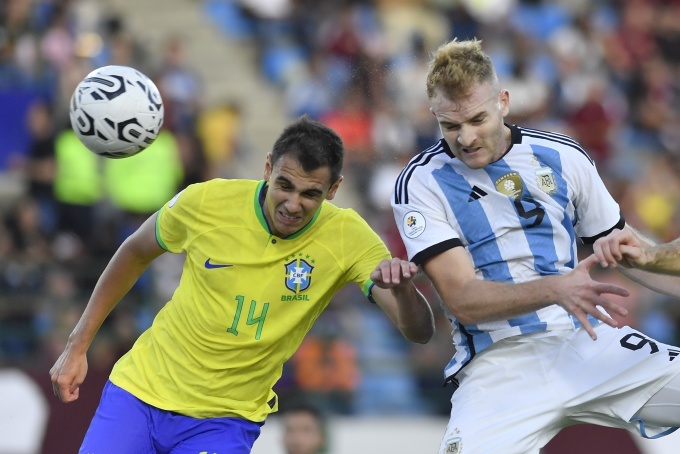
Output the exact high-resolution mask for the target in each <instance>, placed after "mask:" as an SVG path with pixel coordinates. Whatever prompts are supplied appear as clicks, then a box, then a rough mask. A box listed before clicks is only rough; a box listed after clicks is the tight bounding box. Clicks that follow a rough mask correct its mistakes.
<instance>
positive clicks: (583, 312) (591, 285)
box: [557, 254, 629, 340]
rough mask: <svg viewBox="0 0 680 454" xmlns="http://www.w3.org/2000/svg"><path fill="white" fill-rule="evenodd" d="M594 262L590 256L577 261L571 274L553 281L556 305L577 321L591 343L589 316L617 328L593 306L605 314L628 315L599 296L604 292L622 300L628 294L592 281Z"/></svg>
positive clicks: (592, 336)
mask: <svg viewBox="0 0 680 454" xmlns="http://www.w3.org/2000/svg"><path fill="white" fill-rule="evenodd" d="M598 262H599V259H598V258H597V256H595V254H592V255H590V256H588V257H587V258H586V259H585V260H583V261H581V262H580V263H579V264H578V265H577V266H576V268H574V269H573V270H572V271H571V272H569V273H568V274H565V275H564V276H560V277H558V278H557V279H558V280H559V283H558V285H557V291H558V293H559V294H560V297H559V299H558V301H557V303H558V304H559V305H560V306H562V307H563V308H564V309H565V310H566V311H567V312H569V313H570V314H572V315H573V316H574V317H576V318H577V319H578V321H579V322H581V325H583V329H585V330H586V331H587V332H588V334H589V335H590V337H591V338H592V339H593V340H596V339H597V335H596V334H595V330H593V327H592V326H591V325H590V322H588V316H589V315H591V316H593V317H595V318H596V319H598V320H601V321H602V322H604V323H606V324H607V325H609V326H612V327H614V328H618V322H617V321H616V320H614V319H613V318H611V317H609V316H608V315H607V314H605V313H603V312H602V311H600V310H599V309H598V307H597V306H600V307H602V308H603V309H604V310H606V311H607V313H609V314H618V315H620V316H621V317H625V316H626V315H627V314H628V311H627V310H626V309H625V308H623V307H621V306H619V305H618V304H616V303H614V302H612V301H610V300H609V299H607V298H605V297H603V296H602V295H603V294H607V293H608V294H611V295H618V296H623V297H626V296H628V295H629V292H628V290H626V289H625V288H623V287H619V286H617V285H613V284H605V283H602V282H597V281H594V280H593V279H592V278H591V277H590V269H591V268H592V267H593V265H595V264H596V263H598Z"/></svg>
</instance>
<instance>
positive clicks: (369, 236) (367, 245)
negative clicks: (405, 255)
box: [343, 212, 392, 299]
mask: <svg viewBox="0 0 680 454" xmlns="http://www.w3.org/2000/svg"><path fill="white" fill-rule="evenodd" d="M352 214H353V215H352V216H351V218H350V219H349V221H348V222H347V224H346V227H345V228H346V229H347V231H346V232H345V235H343V238H344V239H345V241H346V243H345V253H346V257H349V258H350V259H351V260H352V262H351V263H348V265H349V269H348V275H349V280H350V281H352V282H356V283H357V284H358V285H359V286H360V287H361V289H362V291H363V292H364V295H366V296H367V297H368V298H369V299H371V297H370V291H371V288H372V287H373V281H371V278H370V275H371V272H372V271H373V270H374V269H375V267H376V265H378V263H379V262H380V261H381V260H383V259H389V258H391V257H392V256H391V254H390V252H389V250H388V249H387V246H385V243H384V242H383V240H382V239H381V238H380V236H378V234H377V233H375V232H374V231H373V229H371V227H370V226H369V225H368V223H366V221H365V220H363V219H362V218H361V217H360V216H359V215H358V214H356V213H355V212H352Z"/></svg>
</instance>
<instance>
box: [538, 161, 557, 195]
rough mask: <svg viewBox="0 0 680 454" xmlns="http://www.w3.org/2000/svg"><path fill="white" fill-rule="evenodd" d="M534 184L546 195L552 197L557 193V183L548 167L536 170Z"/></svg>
mask: <svg viewBox="0 0 680 454" xmlns="http://www.w3.org/2000/svg"><path fill="white" fill-rule="evenodd" d="M536 184H538V187H539V189H540V190H541V191H543V192H545V193H546V194H550V195H553V194H554V193H556V192H557V181H556V180H555V174H554V173H553V171H552V169H551V168H550V167H541V168H540V169H538V170H536Z"/></svg>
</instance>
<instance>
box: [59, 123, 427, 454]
mask: <svg viewBox="0 0 680 454" xmlns="http://www.w3.org/2000/svg"><path fill="white" fill-rule="evenodd" d="M342 161H343V145H342V141H341V140H340V138H339V137H338V136H337V134H335V132H333V131H332V130H331V129H329V128H328V127H326V126H324V125H322V124H320V123H318V122H316V121H313V120H311V119H309V118H307V117H302V118H300V119H298V120H297V121H296V122H294V123H293V124H292V125H290V126H289V127H287V128H286V129H285V130H284V131H283V133H282V134H281V136H280V137H279V138H278V139H277V141H276V143H275V144H274V147H273V150H272V152H271V153H269V154H268V155H267V159H266V163H265V170H264V180H263V181H251V180H222V179H215V180H211V181H208V182H204V183H198V184H194V185H191V186H189V187H187V188H186V189H185V190H184V191H182V192H181V193H179V194H178V195H176V196H175V197H174V198H173V199H172V200H170V201H169V202H168V203H167V204H166V205H165V206H164V207H163V208H161V210H159V211H158V213H156V214H154V215H152V216H151V217H150V218H149V219H148V220H147V221H146V222H145V223H144V224H143V225H142V226H141V227H140V228H139V229H138V230H137V231H136V232H135V233H134V234H132V235H131V236H130V237H129V238H128V239H127V240H126V241H125V242H124V243H123V244H122V245H121V247H120V248H119V250H118V251H117V252H116V253H115V254H114V256H113V258H112V259H111V261H110V263H109V264H108V266H107V268H106V269H105V270H104V272H103V273H102V276H101V277H100V279H99V282H98V283H97V285H96V286H95V289H94V292H93V294H92V297H91V298H90V301H89V302H88V305H87V307H86V309H85V311H84V313H83V315H82V317H81V318H80V320H79V322H78V323H77V325H76V327H75V329H74V330H73V332H72V334H71V335H70V336H69V340H68V343H67V346H66V348H65V350H64V352H63V353H62V355H61V356H60V357H59V358H58V360H57V361H56V363H55V365H54V366H53V367H52V369H51V370H50V375H51V380H52V383H53V388H54V392H55V394H56V395H57V397H58V398H59V399H60V400H62V401H63V402H71V401H74V400H76V399H77V398H78V390H79V386H80V385H81V383H82V382H83V380H84V379H85V375H86V373H87V359H86V352H87V349H88V347H89V345H90V343H91V342H92V340H93V338H94V337H95V334H96V332H97V331H98V329H99V327H100V326H101V324H102V322H103V321H104V319H105V318H106V316H107V315H108V314H109V312H110V311H111V310H112V309H113V308H114V306H115V305H116V304H117V302H118V301H119V300H120V299H121V298H122V297H123V296H124V295H125V294H126V293H127V291H128V290H129V289H130V288H131V287H132V285H133V284H134V283H135V281H136V280H137V279H138V278H139V276H140V275H141V274H142V273H143V272H144V270H145V269H146V268H147V266H148V265H149V264H150V263H151V261H152V260H154V259H155V258H156V257H158V256H159V255H161V254H162V253H164V252H166V251H169V252H172V253H185V254H186V258H185V261H184V268H183V271H182V277H181V279H180V282H179V285H178V287H177V290H176V291H175V293H174V295H173V296H172V299H171V300H170V301H169V302H168V303H167V304H166V305H165V306H164V307H163V308H162V309H161V310H160V312H159V313H158V314H157V316H156V317H155V319H154V322H153V324H152V326H151V327H150V328H149V329H148V330H146V331H145V332H144V333H143V334H142V335H141V336H140V337H139V339H138V340H137V341H136V343H135V344H134V346H133V347H132V348H131V350H130V351H129V352H127V354H125V355H124V356H123V357H122V358H121V359H120V360H119V361H118V362H117V363H116V365H115V366H114V368H113V371H112V372H111V375H110V380H109V382H108V383H107V384H106V386H105V388H104V391H103V394H102V400H101V403H100V405H99V407H98V409H97V411H96V413H95V415H94V417H93V419H92V423H91V425H90V427H89V429H88V431H87V434H86V435H85V439H84V441H83V444H82V446H81V450H80V452H81V453H97V454H106V453H111V454H113V453H115V454H126V453H140V452H143V453H171V452H172V453H173V454H179V453H187V454H189V453H192V454H195V453H198V452H209V453H220V454H227V453H228V454H234V453H236V454H241V453H249V452H250V451H251V449H252V446H253V443H254V442H255V440H256V439H257V437H258V435H259V433H260V427H261V426H262V424H263V422H264V420H265V418H266V417H267V415H268V414H269V413H271V412H273V411H276V409H277V397H276V394H275V393H274V392H273V390H272V387H273V386H274V384H275V383H276V381H277V380H278V379H279V377H280V376H281V372H282V367H283V363H284V362H285V361H286V360H287V359H288V358H290V357H291V356H292V355H293V353H294V352H295V350H296V349H297V348H298V346H299V345H300V343H301V342H302V339H303V337H304V336H305V334H306V333H307V331H309V329H310V328H311V326H312V324H313V323H314V321H315V320H316V318H317V317H318V316H319V314H320V313H321V312H322V311H323V310H324V308H325V307H326V306H327V305H328V303H329V301H330V300H331V298H332V296H333V295H334V294H335V292H337V291H338V290H339V289H340V288H341V287H343V286H344V285H345V284H347V283H350V282H354V283H356V284H358V285H359V286H360V287H361V288H362V289H363V291H364V294H365V295H366V296H367V297H368V299H370V300H372V301H375V302H376V303H377V304H378V305H379V306H380V307H381V308H382V309H383V310H384V311H385V312H386V314H387V315H388V317H389V318H390V319H391V320H392V321H393V322H394V323H395V324H396V325H397V326H398V327H399V329H400V330H401V332H402V333H403V334H404V336H405V337H406V338H407V339H409V340H411V341H414V342H427V341H428V340H429V339H430V337H431V336H432V333H433V330H434V324H433V316H432V312H431V310H430V306H429V304H428V303H427V301H426V300H425V299H424V298H423V297H422V295H421V294H420V293H419V292H418V291H417V290H416V288H415V287H414V286H413V284H412V282H411V280H412V278H413V276H414V275H415V274H416V271H417V268H416V266H415V264H413V263H411V262H408V261H403V260H400V259H397V258H394V259H393V258H391V257H390V254H389V252H388V250H387V248H386V247H385V245H384V244H383V242H382V241H381V239H380V238H379V236H378V235H377V234H376V233H375V232H373V231H372V230H371V228H370V227H369V226H368V224H367V223H366V222H365V221H364V220H363V219H362V218H361V217H359V215H358V214H357V213H356V212H354V211H353V210H350V209H340V208H338V207H336V206H334V205H332V204H331V203H329V202H328V200H331V199H333V197H334V196H335V194H336V191H337V190H338V187H339V185H340V183H341V181H342V176H341V170H342Z"/></svg>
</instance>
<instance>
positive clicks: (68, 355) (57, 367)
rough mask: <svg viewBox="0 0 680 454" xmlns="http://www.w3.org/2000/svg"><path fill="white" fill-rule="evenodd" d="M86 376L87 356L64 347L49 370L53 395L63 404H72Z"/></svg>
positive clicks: (78, 394)
mask: <svg viewBox="0 0 680 454" xmlns="http://www.w3.org/2000/svg"><path fill="white" fill-rule="evenodd" d="M86 375H87V356H86V355H85V354H84V353H83V354H77V353H75V352H72V351H71V349H70V347H69V346H66V348H65V349H64V352H63V353H62V354H61V355H60V356H59V358H57V361H56V362H55V363H54V366H52V368H51V369H50V379H51V380H52V390H53V391H54V395H55V396H57V398H59V400H60V401H62V402H64V403H68V402H73V401H75V400H77V399H78V397H79V396H80V385H81V384H82V383H83V381H85V376H86Z"/></svg>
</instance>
